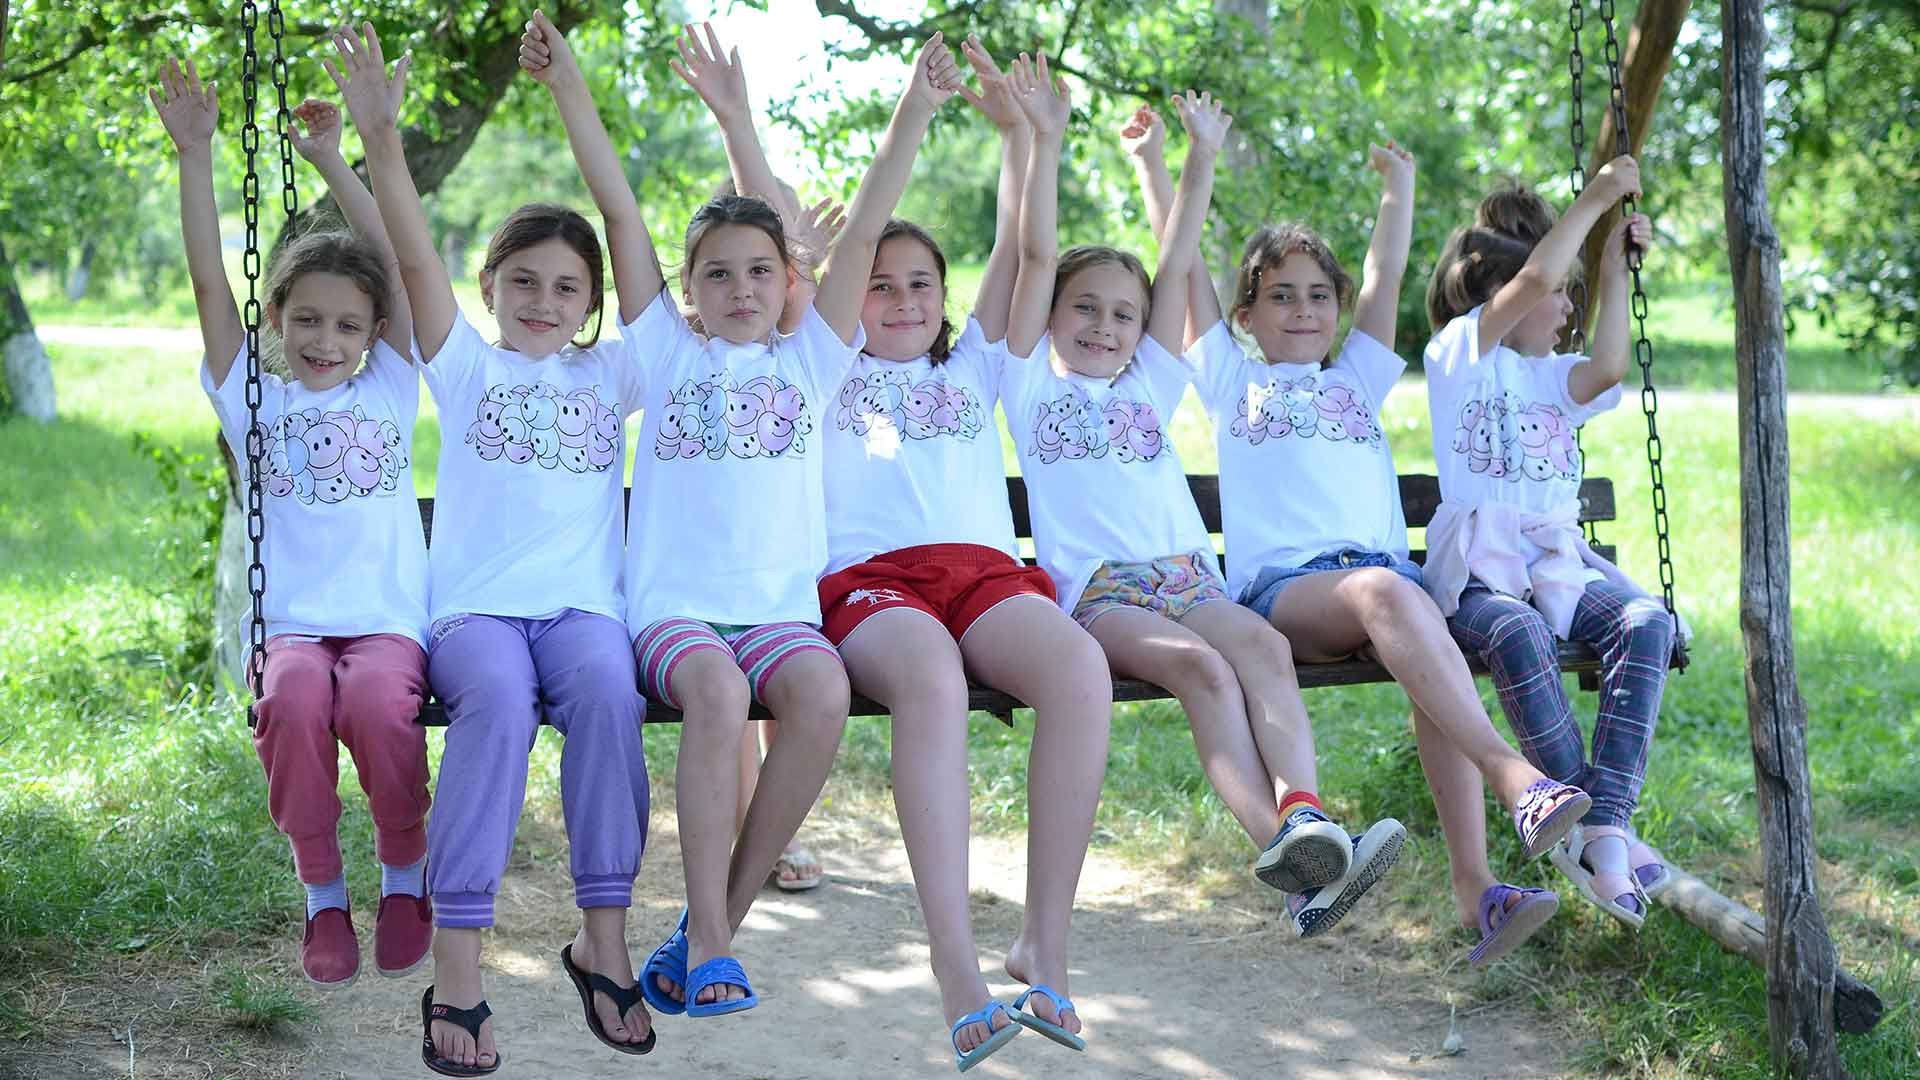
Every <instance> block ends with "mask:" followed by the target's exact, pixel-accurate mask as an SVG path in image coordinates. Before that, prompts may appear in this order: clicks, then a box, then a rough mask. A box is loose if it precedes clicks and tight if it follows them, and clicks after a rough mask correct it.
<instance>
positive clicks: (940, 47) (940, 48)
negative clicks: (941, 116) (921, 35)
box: [906, 30, 961, 110]
mask: <svg viewBox="0 0 1920 1080" xmlns="http://www.w3.org/2000/svg"><path fill="white" fill-rule="evenodd" d="M960 86H961V78H960V67H959V65H957V64H955V63H954V62H953V52H952V50H950V49H948V48H947V43H946V39H945V37H944V36H943V35H942V34H941V33H940V32H939V31H938V30H936V31H934V34H933V36H932V37H930V38H928V39H927V43H926V44H925V45H923V46H921V47H920V55H918V56H916V57H914V58H913V82H912V83H910V84H909V85H908V86H907V95H906V96H908V97H910V98H915V99H917V100H919V101H920V102H922V103H924V104H925V105H926V106H927V107H928V109H929V110H937V109H938V108H940V106H942V105H945V104H946V103H947V99H948V98H951V97H952V96H953V95H954V94H956V93H959V91H960Z"/></svg>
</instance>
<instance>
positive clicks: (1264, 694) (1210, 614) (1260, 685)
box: [1180, 601, 1320, 844]
mask: <svg viewBox="0 0 1920 1080" xmlns="http://www.w3.org/2000/svg"><path fill="white" fill-rule="evenodd" d="M1180 622H1181V625H1183V626H1185V627H1187V628H1188V629H1190V630H1193V631H1194V632H1195V633H1197V634H1199V635H1200V636H1201V637H1203V638H1205V639H1207V643H1208V644H1209V645H1212V646H1213V647H1214V648H1215V649H1218V650H1219V651H1220V655H1221V656H1223V657H1225V658H1226V660H1227V663H1228V664H1231V665H1232V666H1233V672H1234V675H1235V676H1237V677H1238V678H1239V680H1240V691H1241V694H1242V696H1243V697H1244V698H1245V699H1246V703H1247V723H1248V726H1249V729H1250V731H1251V732H1252V735H1253V741H1254V743H1255V744H1256V745H1257V746H1258V747H1259V752H1260V761H1261V762H1262V766H1263V769H1264V771H1265V772H1266V774H1267V776H1268V779H1269V787H1270V789H1271V791H1272V793H1273V801H1274V802H1275V803H1276V804H1277V803H1279V801H1280V800H1282V799H1284V798H1286V795H1287V792H1288V791H1289V790H1291V789H1293V788H1300V789H1302V790H1305V791H1318V790H1320V776H1319V769H1318V766H1317V762H1316V761H1315V760H1314V751H1313V725H1312V723H1311V722H1310V721H1309V720H1308V719H1307V706H1306V703H1305V702H1304V701H1302V700H1301V699H1300V680H1299V677H1298V676H1297V675H1296V674H1295V672H1294V668H1293V645H1292V643H1291V642H1289V641H1288V640H1287V639H1286V637H1285V636H1284V635H1282V634H1280V633H1278V632H1276V631H1275V630H1274V628H1273V627H1272V626H1270V625H1268V624H1267V622H1266V620H1264V619H1262V618H1260V616H1259V615H1256V614H1255V613H1254V612H1252V611H1250V610H1248V609H1247V608H1244V607H1241V606H1240V605H1239V604H1234V603H1228V602H1225V601H1214V602H1212V603H1207V604H1201V605H1200V606H1199V607H1197V608H1194V609H1193V610H1191V611H1189V612H1187V614H1186V617H1185V618H1183V619H1181V620H1180ZM1243 824H1244V823H1243ZM1265 824H1267V823H1266V822H1262V826H1263V827H1264V826H1265ZM1271 824H1272V826H1273V827H1272V829H1270V830H1268V831H1267V832H1266V833H1265V834H1264V835H1255V836H1254V841H1255V842H1256V843H1261V844H1264V843H1266V842H1267V841H1268V840H1271V839H1272V838H1273V834H1274V833H1275V832H1277V831H1278V830H1279V828H1280V820H1279V817H1278V813H1277V812H1276V814H1275V817H1274V818H1273V820H1272V823H1271Z"/></svg>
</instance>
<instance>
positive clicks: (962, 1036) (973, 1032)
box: [947, 1009, 1013, 1054]
mask: <svg viewBox="0 0 1920 1080" xmlns="http://www.w3.org/2000/svg"><path fill="white" fill-rule="evenodd" d="M972 1011H973V1010H971V1009H968V1010H967V1012H972ZM965 1015H967V1013H966V1012H962V1013H956V1014H954V1016H953V1017H952V1018H950V1019H949V1020H948V1021H947V1026H949V1027H951V1026H953V1022H954V1021H955V1020H958V1019H960V1018H961V1017H962V1016H965ZM987 1016H988V1019H986V1020H978V1021H975V1022H973V1023H971V1024H968V1025H967V1026H966V1027H963V1028H961V1029H960V1030H959V1031H958V1032H957V1033H955V1035H954V1036H953V1048H954V1049H955V1050H958V1051H960V1052H961V1053H963V1054H964V1053H967V1052H968V1051H971V1050H973V1049H974V1048H975V1047H977V1046H979V1045H980V1044H982V1043H984V1042H986V1041H987V1040H988V1039H989V1038H991V1037H992V1035H993V1033H994V1032H996V1031H999V1030H1001V1029H1003V1028H1005V1027H1006V1026H1007V1025H1008V1024H1011V1023H1013V1017H1011V1016H1009V1015H1007V1014H1006V1013H1003V1012H992V1013H988V1014H987ZM996 1020H997V1021H998V1023H995V1022H994V1021H996Z"/></svg>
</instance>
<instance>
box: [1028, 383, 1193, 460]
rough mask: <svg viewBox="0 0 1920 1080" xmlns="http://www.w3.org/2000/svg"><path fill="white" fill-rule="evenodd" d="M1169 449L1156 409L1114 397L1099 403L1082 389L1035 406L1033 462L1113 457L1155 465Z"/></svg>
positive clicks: (1142, 402) (1143, 402)
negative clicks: (1151, 462) (1164, 451)
mask: <svg viewBox="0 0 1920 1080" xmlns="http://www.w3.org/2000/svg"><path fill="white" fill-rule="evenodd" d="M1166 446H1167V441H1166V436H1165V433H1164V432H1163V431H1162V430H1161V427H1160V414H1159V413H1158V412H1156V411H1155V410H1154V407H1153V404H1152V403H1151V402H1146V401H1134V400H1132V399H1129V398H1122V397H1111V398H1108V399H1107V401H1106V403H1105V404H1095V403H1094V402H1093V401H1091V400H1090V399H1088V398H1087V397H1086V396H1085V395H1083V394H1081V393H1080V392H1079V391H1077V390H1069V391H1067V392H1066V393H1065V394H1062V395H1061V396H1060V397H1058V398H1056V399H1054V400H1052V401H1043V402H1041V403H1040V404H1038V405H1036V406H1034V417H1033V442H1032V443H1031V444H1030V445H1029V447H1028V449H1027V454H1028V456H1029V457H1037V458H1039V459H1040V461H1041V462H1042V463H1043V464H1048V465H1051V464H1053V463H1054V462H1056V461H1075V460H1078V459H1080V458H1088V457H1092V458H1101V457H1106V456H1107V455H1108V454H1109V453H1111V454H1113V456H1114V457H1116V458H1117V459H1119V460H1120V461H1124V462H1129V463H1131V462H1136V461H1139V462H1146V461H1152V460H1154V459H1155V458H1157V457H1159V456H1160V453H1161V451H1163V450H1165V449H1166Z"/></svg>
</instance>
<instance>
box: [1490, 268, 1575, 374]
mask: <svg viewBox="0 0 1920 1080" xmlns="http://www.w3.org/2000/svg"><path fill="white" fill-rule="evenodd" d="M1571 314H1573V301H1571V300H1569V299H1567V283H1566V282H1564V281H1563V282H1561V283H1560V284H1559V286H1558V287H1556V288H1555V289H1554V290H1553V291H1552V292H1550V293H1548V294H1547V295H1546V296H1545V297H1544V298H1543V299H1541V301H1540V302H1539V303H1537V304H1535V305H1533V308H1532V309H1531V310H1529V311H1528V312H1527V313H1526V314H1525V315H1522V316H1521V317H1520V321H1519V322H1518V323H1516V324H1514V327H1513V329H1511V330H1509V331H1507V336H1506V337H1504V338H1501V339H1500V341H1501V343H1502V344H1504V345H1506V346H1507V347H1508V348H1510V349H1512V350H1513V351H1515V352H1517V353H1519V354H1520V355H1522V356H1549V355H1551V354H1552V353H1553V351H1554V350H1555V349H1556V348H1558V347H1559V345H1560V328H1561V327H1563V326H1565V325H1567V316H1569V315H1571Z"/></svg>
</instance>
